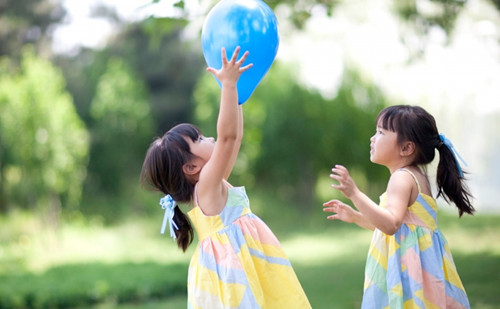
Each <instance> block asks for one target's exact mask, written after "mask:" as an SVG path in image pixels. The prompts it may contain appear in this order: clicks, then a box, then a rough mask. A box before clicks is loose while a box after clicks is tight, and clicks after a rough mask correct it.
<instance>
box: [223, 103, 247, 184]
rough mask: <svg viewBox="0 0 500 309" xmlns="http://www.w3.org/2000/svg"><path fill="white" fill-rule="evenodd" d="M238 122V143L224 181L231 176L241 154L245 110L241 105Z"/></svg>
mask: <svg viewBox="0 0 500 309" xmlns="http://www.w3.org/2000/svg"><path fill="white" fill-rule="evenodd" d="M238 120H239V125H238V133H237V140H238V143H237V144H236V145H235V148H234V150H233V155H232V156H231V159H229V161H228V169H227V171H226V175H225V176H224V179H226V180H227V179H228V178H229V176H230V175H231V171H232V170H233V167H234V163H235V162H236V159H237V158H238V153H239V152H240V146H241V141H242V140H243V109H242V106H241V105H239V106H238Z"/></svg>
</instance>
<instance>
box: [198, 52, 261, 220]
mask: <svg viewBox="0 0 500 309" xmlns="http://www.w3.org/2000/svg"><path fill="white" fill-rule="evenodd" d="M239 50H240V49H239V47H237V48H236V50H235V51H234V53H233V55H232V57H231V59H229V60H228V59H227V57H226V52H225V49H222V50H221V54H222V55H221V57H222V68H221V69H220V70H216V69H214V68H207V71H208V72H210V73H212V74H213V75H214V76H215V77H217V79H218V80H219V81H220V82H221V99H220V107H219V116H218V119H217V142H216V144H215V148H214V150H213V152H212V155H211V157H210V159H209V160H208V161H207V163H206V164H205V166H204V167H203V169H202V170H201V172H200V178H199V181H198V201H199V204H200V207H202V206H203V207H202V210H203V212H204V213H205V214H206V215H215V214H218V213H220V211H221V210H222V208H223V207H224V205H225V202H226V199H227V188H226V186H225V185H224V183H223V180H224V179H226V178H227V177H228V176H229V174H230V172H231V170H232V168H233V165H234V162H235V160H236V156H237V154H238V151H239V148H240V144H241V135H242V133H241V131H242V123H241V118H242V117H241V106H239V105H238V92H237V88H236V83H237V81H238V79H239V77H240V76H241V73H243V72H244V71H246V70H248V69H249V68H250V67H251V66H252V65H251V64H250V65H247V66H242V64H243V63H244V62H245V60H246V58H247V56H248V52H245V54H243V56H242V57H241V58H240V59H239V60H238V59H237V57H238V53H239Z"/></svg>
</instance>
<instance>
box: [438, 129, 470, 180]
mask: <svg viewBox="0 0 500 309" xmlns="http://www.w3.org/2000/svg"><path fill="white" fill-rule="evenodd" d="M439 139H440V140H441V142H443V143H444V145H445V146H446V147H448V149H449V150H450V151H451V153H452V154H453V157H454V158H455V163H456V165H457V170H458V172H459V173H460V177H464V172H463V171H462V167H460V163H459V162H458V159H460V161H462V163H463V164H464V165H465V166H467V163H465V160H464V159H463V158H462V157H461V156H460V154H459V153H458V151H457V150H456V149H455V147H453V144H452V143H451V141H450V140H449V139H448V138H447V137H446V136H444V134H439Z"/></svg>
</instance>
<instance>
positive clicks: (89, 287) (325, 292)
mask: <svg viewBox="0 0 500 309" xmlns="http://www.w3.org/2000/svg"><path fill="white" fill-rule="evenodd" d="M271 199H272V198H269V197H264V198H263V199H262V200H260V199H258V198H256V199H255V202H253V203H254V204H255V207H254V208H255V209H254V211H255V212H256V213H258V214H259V215H261V216H262V217H263V218H264V219H265V221H266V222H267V223H268V225H269V226H270V227H271V228H272V229H273V231H274V232H275V233H276V234H277V236H278V238H279V239H280V241H281V243H282V245H283V247H284V249H285V251H286V252H287V254H288V256H289V258H290V260H291V262H292V265H293V266H294V268H295V270H296V273H297V276H298V277H299V280H300V281H301V283H302V286H303V288H304V290H305V292H306V294H307V295H308V297H309V300H310V302H311V304H312V306H313V308H315V309H317V308H318V309H321V308H325V309H326V308H346V309H348V308H359V307H360V303H361V297H362V289H363V272H364V263H365V258H366V252H367V250H368V245H369V242H370V235H371V232H370V231H365V230H362V229H360V228H357V227H356V226H353V225H349V224H346V223H343V222H338V221H335V222H331V221H327V220H326V219H325V215H324V214H323V213H322V212H321V210H318V211H317V212H311V214H310V215H308V216H305V215H304V214H300V213H297V212H293V211H291V210H290V209H285V208H284V207H286V206H288V205H285V206H283V208H281V209H279V208H278V209H276V208H265V207H266V206H267V205H269V204H271V205H275V204H279V201H273V200H271ZM270 201H271V202H270ZM318 208H319V209H321V206H318ZM282 214H283V215H282ZM161 219H162V217H161V214H160V213H159V214H158V217H155V218H152V219H151V218H147V217H144V218H143V217H137V216H136V217H132V216H131V217H129V218H128V220H125V221H122V222H121V223H120V224H116V225H113V226H105V225H104V224H103V223H102V221H101V220H94V219H85V218H83V217H80V218H77V219H75V218H73V219H72V220H71V222H66V223H63V224H61V225H60V226H59V227H58V228H56V229H54V228H53V227H50V226H45V225H44V224H43V223H42V222H41V221H39V220H37V219H36V216H34V215H32V214H22V213H17V214H11V215H10V216H9V217H4V218H0V224H1V226H2V229H1V230H0V308H88V309H108V308H119V309H135V308H137V309H138V308H141V309H142V308H146V309H156V308H172V309H175V308H186V280H187V279H186V278H187V268H188V263H189V259H190V257H191V254H192V251H193V247H194V246H192V247H191V248H190V249H189V251H188V252H187V253H186V254H183V253H182V252H181V251H180V250H178V249H177V248H176V246H175V244H174V243H173V241H172V240H171V239H170V238H169V237H168V236H162V235H160V234H159V227H160V225H161ZM499 219H500V216H498V215H495V216H493V215H491V216H490V215H489V216H486V215H477V216H474V217H470V216H467V217H464V218H462V219H458V218H457V217H456V215H450V214H446V213H443V214H441V215H440V218H439V220H440V227H441V230H442V231H443V233H444V235H445V236H446V237H447V239H448V241H449V245H450V248H451V250H452V253H453V257H454V259H455V263H456V265H457V268H458V271H459V274H460V277H461V279H462V281H463V283H464V286H465V288H466V290H467V293H468V295H469V300H470V302H471V306H472V308H478V309H492V308H498V304H500V296H499V294H498V287H500V240H499V239H498V235H500V225H498V223H497V222H498V221H499Z"/></svg>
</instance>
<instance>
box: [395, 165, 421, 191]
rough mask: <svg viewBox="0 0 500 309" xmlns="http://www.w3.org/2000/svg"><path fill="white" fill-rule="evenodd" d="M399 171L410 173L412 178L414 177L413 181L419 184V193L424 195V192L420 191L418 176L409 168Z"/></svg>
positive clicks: (418, 185)
mask: <svg viewBox="0 0 500 309" xmlns="http://www.w3.org/2000/svg"><path fill="white" fill-rule="evenodd" d="M399 170H401V171H405V172H408V173H409V174H410V175H411V177H413V179H414V180H415V183H416V184H417V188H418V193H422V190H420V183H419V182H418V179H417V176H415V174H413V172H412V171H410V170H409V169H407V168H400V169H399Z"/></svg>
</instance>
